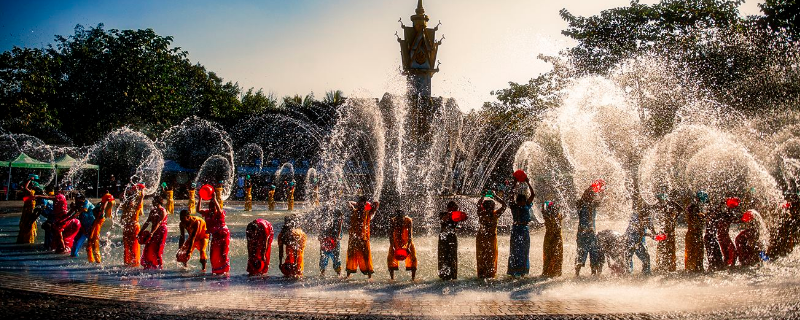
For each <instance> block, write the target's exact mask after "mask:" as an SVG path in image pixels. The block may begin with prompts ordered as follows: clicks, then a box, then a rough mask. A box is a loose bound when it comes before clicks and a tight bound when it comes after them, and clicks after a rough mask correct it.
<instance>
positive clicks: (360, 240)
mask: <svg viewBox="0 0 800 320" xmlns="http://www.w3.org/2000/svg"><path fill="white" fill-rule="evenodd" d="M348 204H349V205H350V209H351V210H352V211H353V213H352V214H351V215H350V228H349V229H348V234H349V240H348V243H347V263H346V266H345V271H346V272H347V278H350V275H351V274H353V273H355V272H356V271H357V270H359V269H360V270H361V273H363V274H365V275H367V278H370V279H371V278H372V274H373V273H374V272H375V271H374V270H373V267H372V252H371V250H370V243H369V239H370V223H371V222H372V218H373V217H374V216H375V212H377V211H378V207H379V206H380V203H378V202H377V201H376V202H374V203H373V204H370V203H368V202H367V197H364V196H362V197H361V198H359V199H358V202H348Z"/></svg>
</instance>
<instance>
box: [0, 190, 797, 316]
mask: <svg viewBox="0 0 800 320" xmlns="http://www.w3.org/2000/svg"><path fill="white" fill-rule="evenodd" d="M232 206H235V204H232ZM3 210H4V211H6V212H7V213H4V214H0V291H2V298H0V312H3V313H5V314H13V315H15V316H16V317H15V318H26V317H27V318H39V317H44V316H47V317H51V318H59V317H63V318H69V317H70V316H69V315H71V314H74V315H91V314H95V315H97V317H105V316H110V317H114V318H116V317H119V318H159V319H170V318H183V317H193V318H253V317H267V318H407V319H418V318H442V319H461V318H494V317H513V318H523V317H526V318H539V317H541V318H584V317H586V316H593V317H597V318H683V317H691V318H697V317H705V318H761V317H776V318H787V317H788V318H791V317H797V316H798V315H799V314H800V279H798V277H797V276H796V274H797V270H796V261H797V255H793V256H792V257H790V258H789V259H787V260H786V261H784V262H782V263H781V262H778V263H773V264H770V265H765V266H763V267H761V268H758V269H748V270H733V271H729V272H720V273H717V274H710V275H700V276H691V277H690V276H686V275H683V274H681V273H680V272H679V273H676V274H670V275H655V276H653V277H641V276H632V277H628V278H615V277H612V276H610V275H603V276H602V277H600V278H598V279H592V278H580V279H576V278H574V277H573V276H572V275H571V271H572V270H571V268H568V267H567V266H568V263H565V269H564V270H565V276H564V277H562V278H559V279H543V278H540V277H529V278H524V279H518V280H515V279H510V278H507V277H505V276H502V275H500V276H499V277H498V279H497V280H492V281H482V280H478V279H475V278H474V276H467V277H462V278H460V279H459V280H457V281H450V282H445V281H440V280H438V279H436V278H435V277H433V276H426V277H422V279H419V280H418V281H416V282H410V281H408V279H406V278H400V279H398V281H390V280H389V279H388V277H386V275H384V274H382V273H385V270H382V268H385V267H382V262H383V261H382V259H381V258H380V257H381V256H379V255H378V254H376V257H375V261H376V271H377V272H378V273H376V276H375V278H374V279H373V280H371V281H370V280H366V278H365V277H363V276H361V275H356V276H355V277H354V278H353V279H350V280H344V279H338V278H336V277H333V276H330V275H329V277H326V278H322V277H319V276H318V271H317V266H316V265H314V264H313V263H309V264H307V265H306V268H307V269H306V270H307V271H306V273H307V275H308V276H307V277H306V278H305V279H303V280H299V281H292V280H286V279H283V278H281V277H279V276H275V275H273V272H274V270H271V271H270V275H271V276H270V277H263V278H249V277H247V276H246V274H245V272H244V268H243V265H242V264H241V260H240V259H239V260H237V259H234V262H235V263H234V264H233V269H232V270H233V271H232V273H231V275H230V277H228V278H222V277H216V276H212V275H208V274H202V273H200V272H198V271H197V270H196V269H190V270H183V269H182V268H178V267H176V266H175V265H174V264H165V269H164V270H161V271H158V272H146V271H143V270H140V269H129V268H125V267H123V266H121V264H120V263H119V262H118V259H115V258H114V257H113V256H114V254H115V253H114V252H113V251H112V253H111V254H110V255H111V256H110V257H109V259H108V260H107V262H106V263H105V264H103V265H102V266H96V265H91V264H88V263H86V262H85V256H82V257H80V258H69V257H66V256H62V255H56V254H53V253H50V252H46V251H43V250H41V248H40V246H37V245H17V244H13V241H14V239H15V236H16V232H17V229H16V222H17V221H18V217H19V215H18V213H15V212H14V211H15V210H14V209H13V208H10V209H9V207H8V206H4V207H3ZM9 212H10V213H9ZM234 220H235V219H234ZM275 220H278V219H275ZM235 225H237V224H235V223H234V227H233V228H232V229H233V232H232V233H233V234H238V233H239V231H241V230H237V228H241V227H236V226H235ZM567 232H568V231H566V230H565V234H566V233H567ZM170 236H171V237H176V236H177V228H174V229H170ZM532 236H533V237H534V238H535V237H537V234H532ZM501 237H502V235H501ZM538 237H541V235H538ZM378 241H379V240H378ZM534 242H535V241H534ZM309 243H310V245H313V244H311V243H313V241H309ZM464 243H465V244H464V245H465V246H467V245H471V242H469V241H464ZM566 250H569V249H567V248H565V253H566ZM573 250H574V249H573ZM171 251H173V249H171V248H170V247H169V246H168V248H167V250H166V251H165V260H169V259H171V257H172V256H174V252H171ZM472 252H474V251H472ZM534 252H535V251H534V250H532V254H531V256H532V260H536V259H535V258H534V257H536V256H535V253H534ZM311 255H313V254H311ZM565 259H569V258H568V257H565ZM194 262H195V263H196V261H194ZM500 265H501V267H500V269H501V271H504V267H502V266H503V265H504V260H503V259H502V257H501V259H500ZM535 268H536V267H534V269H533V270H537V271H538V269H535ZM275 269H277V268H275ZM401 274H402V272H401ZM501 274H502V272H501ZM92 306H98V307H97V308H93V307H92ZM112 313H114V314H116V316H113V315H111V314H112ZM92 318H94V317H92Z"/></svg>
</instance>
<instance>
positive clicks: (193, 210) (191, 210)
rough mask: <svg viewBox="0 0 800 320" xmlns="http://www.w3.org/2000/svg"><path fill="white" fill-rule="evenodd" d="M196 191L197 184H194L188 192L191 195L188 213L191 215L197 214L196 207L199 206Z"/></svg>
mask: <svg viewBox="0 0 800 320" xmlns="http://www.w3.org/2000/svg"><path fill="white" fill-rule="evenodd" d="M196 190H197V183H194V182H192V184H190V185H189V190H187V192H188V193H189V201H188V204H187V205H188V206H189V210H188V211H189V214H190V215H191V214H196V213H197V208H195V206H197V199H196V198H195V197H196V196H197V195H196V193H195V192H196Z"/></svg>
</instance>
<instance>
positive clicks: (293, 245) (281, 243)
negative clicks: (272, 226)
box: [278, 217, 307, 278]
mask: <svg viewBox="0 0 800 320" xmlns="http://www.w3.org/2000/svg"><path fill="white" fill-rule="evenodd" d="M306 239H307V237H306V234H305V232H303V230H302V229H300V225H299V223H298V221H297V218H296V217H286V218H284V223H283V228H281V233H279V234H278V261H280V269H281V272H282V273H283V275H284V276H285V277H287V278H300V277H302V276H303V253H304V252H305V249H306ZM284 257H285V259H284Z"/></svg>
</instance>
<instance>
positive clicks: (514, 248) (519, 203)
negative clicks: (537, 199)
mask: <svg viewBox="0 0 800 320" xmlns="http://www.w3.org/2000/svg"><path fill="white" fill-rule="evenodd" d="M514 181H515V182H514V185H513V186H512V187H511V189H510V190H516V187H517V183H519V182H518V181H516V180H514ZM525 184H526V185H528V190H529V191H530V196H528V197H525V195H524V194H518V195H516V199H515V201H513V202H511V206H510V207H511V216H512V218H513V220H514V224H513V225H512V226H511V243H510V248H509V255H508V272H507V274H508V275H510V276H512V277H515V278H516V277H521V276H525V275H527V274H528V272H529V271H530V268H531V264H530V251H531V234H530V229H528V223H530V222H531V208H532V207H533V197H534V192H533V187H532V186H531V183H530V180H529V179H525ZM537 222H538V221H537Z"/></svg>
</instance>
